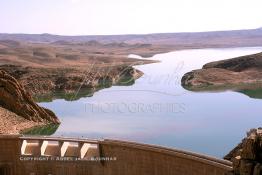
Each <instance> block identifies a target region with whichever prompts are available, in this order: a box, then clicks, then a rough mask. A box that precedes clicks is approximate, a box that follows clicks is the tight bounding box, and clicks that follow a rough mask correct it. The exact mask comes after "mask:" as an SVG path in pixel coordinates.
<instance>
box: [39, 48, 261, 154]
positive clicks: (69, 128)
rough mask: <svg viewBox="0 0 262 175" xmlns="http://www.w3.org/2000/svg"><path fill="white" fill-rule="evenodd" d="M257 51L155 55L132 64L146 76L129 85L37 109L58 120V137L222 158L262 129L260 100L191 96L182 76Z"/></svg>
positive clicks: (243, 96) (242, 96)
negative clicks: (248, 134)
mask: <svg viewBox="0 0 262 175" xmlns="http://www.w3.org/2000/svg"><path fill="white" fill-rule="evenodd" d="M261 51H262V48H258V47H253V48H230V49H197V50H183V51H176V52H170V53H164V54H158V55H155V56H153V57H152V58H148V59H153V60H159V61H161V62H159V63H154V64H148V65H140V66H135V68H136V69H138V70H140V71H142V72H143V73H144V75H143V76H142V77H141V78H139V79H138V80H136V82H135V84H133V85H130V86H113V87H110V88H106V89H102V90H100V91H98V92H96V93H94V95H93V96H92V97H84V98H81V99H79V100H77V101H65V100H63V99H58V100H54V101H52V102H48V103H40V105H41V106H44V107H46V108H49V109H51V110H53V111H54V112H55V113H56V115H57V116H58V117H59V118H60V119H61V122H62V123H61V125H60V126H59V128H58V129H57V131H56V132H55V134H54V135H56V136H76V137H88V138H95V139H102V138H112V139H123V140H131V141H137V142H143V143H149V144H156V145H162V146H168V147H175V148H179V149H184V150H189V151H193V152H199V153H204V154H208V155H212V156H216V157H220V158H221V157H223V156H224V155H225V154H226V153H228V152H229V151H230V150H231V149H232V148H234V147H235V146H236V145H237V144H238V143H239V142H240V141H241V139H242V138H243V137H244V136H245V133H246V131H248V130H249V129H250V128H256V127H260V126H261V124H262V116H261V114H262V99H259V98H254V97H253V98H251V97H249V96H247V95H246V94H244V93H240V92H233V91H222V92H190V91H187V90H185V89H184V88H183V87H181V84H180V81H181V78H182V76H183V74H184V73H186V72H189V71H191V70H194V69H200V68H201V67H202V66H203V65H204V64H205V63H208V62H211V61H216V60H222V59H227V58H233V57H236V56H242V55H247V54H253V53H257V52H261ZM133 56H134V55H133ZM130 57H132V55H130Z"/></svg>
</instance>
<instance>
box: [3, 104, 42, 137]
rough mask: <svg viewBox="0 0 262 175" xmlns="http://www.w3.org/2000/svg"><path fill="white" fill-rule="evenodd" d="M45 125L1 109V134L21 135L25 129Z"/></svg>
mask: <svg viewBox="0 0 262 175" xmlns="http://www.w3.org/2000/svg"><path fill="white" fill-rule="evenodd" d="M43 124H44V123H37V122H33V121H29V120H26V119H24V118H23V117H20V116H18V115H16V114H15V113H13V112H11V111H9V110H6V109H4V108H2V107H0V134H19V133H20V132H21V131H23V130H25V129H29V128H32V127H34V126H40V125H43Z"/></svg>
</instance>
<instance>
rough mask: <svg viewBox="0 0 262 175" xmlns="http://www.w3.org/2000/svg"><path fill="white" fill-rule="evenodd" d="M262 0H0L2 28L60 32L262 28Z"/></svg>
mask: <svg viewBox="0 0 262 175" xmlns="http://www.w3.org/2000/svg"><path fill="white" fill-rule="evenodd" d="M261 9H262V0H0V33H52V34H63V35H91V34H135V33H162V32H193V31H211V30H229V29H247V28H258V27H262V12H261Z"/></svg>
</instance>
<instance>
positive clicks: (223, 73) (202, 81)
mask: <svg viewBox="0 0 262 175" xmlns="http://www.w3.org/2000/svg"><path fill="white" fill-rule="evenodd" d="M261 82H262V53H258V54H253V55H247V56H242V57H238V58H233V59H228V60H222V61H217V62H212V63H208V64H206V65H204V66H203V68H202V69H199V70H194V71H191V72H189V73H186V74H185V75H184V76H183V78H182V86H183V87H185V88H186V89H189V90H196V91H197V90H212V89H217V90H219V89H223V88H224V89H233V90H243V89H245V88H247V87H248V88H252V87H255V88H258V87H257V84H261Z"/></svg>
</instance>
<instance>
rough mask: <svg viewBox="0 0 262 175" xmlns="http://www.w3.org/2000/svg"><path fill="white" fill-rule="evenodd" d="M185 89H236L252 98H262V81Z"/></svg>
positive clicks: (210, 90) (194, 90) (214, 90)
mask: <svg viewBox="0 0 262 175" xmlns="http://www.w3.org/2000/svg"><path fill="white" fill-rule="evenodd" d="M183 87H184V88H185V89H187V90H189V91H193V92H224V91H234V92H239V93H241V94H244V95H246V96H248V97H250V98H254V99H262V83H253V84H239V85H220V86H215V85H210V86H205V87H201V88H200V87H198V88H193V87H187V86H183Z"/></svg>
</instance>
